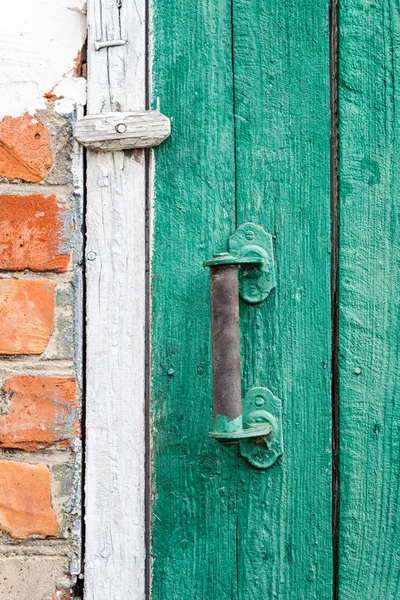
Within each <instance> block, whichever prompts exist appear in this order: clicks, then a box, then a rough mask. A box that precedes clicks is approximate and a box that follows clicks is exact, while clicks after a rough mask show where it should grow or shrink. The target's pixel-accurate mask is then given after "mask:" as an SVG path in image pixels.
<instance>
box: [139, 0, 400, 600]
mask: <svg viewBox="0 0 400 600" xmlns="http://www.w3.org/2000/svg"><path fill="white" fill-rule="evenodd" d="M337 19H338V20H339V24H340V36H339V48H337V42H336V35H335V31H336V25H335V24H336V20H337ZM399 36H400V14H399V7H398V6H397V5H396V6H395V3H394V2H393V1H392V0H380V2H372V0H371V1H368V2H365V0H342V2H341V6H340V9H338V8H337V7H336V6H333V7H330V6H329V3H328V2H327V1H326V0H303V1H302V2H299V1H298V0H284V1H282V0H229V1H227V0H211V1H210V0H176V1H175V2H171V1H170V0H168V1H167V0H153V39H152V44H153V54H154V56H153V73H152V80H153V97H154V105H155V103H156V99H157V98H159V99H160V102H161V109H162V111H163V113H164V114H167V115H168V116H170V117H171V119H172V135H171V137H170V138H169V139H168V140H167V141H166V142H165V143H164V144H163V145H162V146H161V147H160V148H158V149H156V150H155V167H156V169H155V182H154V198H155V200H154V215H153V227H152V230H153V242H152V243H153V249H152V274H151V277H152V280H151V296H152V303H151V333H152V342H151V371H150V374H151V398H150V400H151V403H150V407H151V410H150V421H151V448H152V450H151V455H150V459H151V461H150V462H151V489H150V501H151V506H150V511H149V526H150V534H151V540H150V541H151V561H150V563H149V565H150V567H151V597H152V599H153V600H181V599H182V598H190V599H191V600H203V599H206V600H261V599H265V600H267V599H268V600H270V599H273V598H277V599H280V600H311V599H313V598H315V599H318V600H328V599H333V600H337V598H340V599H341V600H364V599H367V598H368V600H381V599H382V600H389V599H391V598H393V599H394V598H398V597H400V589H399V586H400V575H399V562H400V561H399V560H398V558H399V557H398V554H399V552H400V550H399V549H400V543H399V541H400V540H399V527H400V513H399V512H398V510H397V499H398V495H399V485H398V484H399V469H400V448H399V436H400V408H399V406H400V404H399V402H400V401H399V399H398V394H397V397H396V392H397V391H398V375H397V370H398V359H399V343H398V340H399V335H398V334H399V325H398V317H399V299H398V290H399V274H400V265H399V261H398V256H399V255H398V250H399V235H398V234H399V214H400V212H399V210H398V198H397V196H396V192H397V186H398V184H397V173H396V168H395V164H396V159H397V143H396V135H395V134H396V127H397V117H396V109H397V106H398V104H399V100H398V91H397V85H396V84H397V71H396V68H397V58H398V52H399V47H400V46H399V41H400V40H399ZM396 44H397V46H396ZM337 50H338V52H339V62H338V63H337V62H336V58H335V56H336V54H335V53H336V51H337ZM337 67H338V69H339V72H338V75H337V76H335V71H336V68H337ZM397 70H398V69H397ZM337 94H339V104H338V107H337V103H336V96H337ZM337 111H338V112H337ZM336 124H338V128H339V139H340V145H339V169H337V160H336V148H337V131H336ZM244 222H254V223H257V224H259V225H261V226H262V227H263V228H264V229H265V230H266V231H268V232H269V233H271V234H272V235H273V238H274V252H275V261H276V271H277V287H276V289H275V290H274V291H273V292H272V293H271V295H270V297H269V298H268V300H267V301H266V302H264V303H262V304H260V305H253V306H250V305H247V304H246V303H244V302H241V305H240V326H241V362H242V390H243V393H245V391H246V390H248V389H249V388H252V387H254V386H265V387H268V388H269V389H271V390H272V391H273V393H274V394H276V395H277V396H278V397H279V398H281V400H282V403H283V437H284V446H285V450H284V454H283V456H282V457H281V458H280V459H279V460H278V462H277V463H276V464H275V465H274V466H273V467H271V468H270V469H268V470H259V469H255V468H253V467H252V466H251V465H249V464H248V462H246V461H245V460H244V458H242V457H241V456H240V454H239V451H238V446H237V445H234V446H223V445H221V444H219V443H218V442H216V441H215V440H211V439H209V438H208V432H209V431H210V430H211V429H212V424H213V397H212V378H211V368H212V356H211V334H210V301H209V273H208V271H207V270H206V269H204V268H203V266H202V264H203V261H204V260H206V259H209V258H210V257H211V256H212V255H213V254H215V253H216V252H222V251H225V250H227V244H228V240H229V236H230V235H231V234H232V233H233V232H234V231H235V229H236V228H237V227H238V226H239V225H240V224H242V223H244ZM339 225H340V226H339ZM332 432H333V434H334V435H333V440H332ZM149 581H150V575H149ZM149 586H150V584H149Z"/></svg>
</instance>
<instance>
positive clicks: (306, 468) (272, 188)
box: [233, 0, 332, 600]
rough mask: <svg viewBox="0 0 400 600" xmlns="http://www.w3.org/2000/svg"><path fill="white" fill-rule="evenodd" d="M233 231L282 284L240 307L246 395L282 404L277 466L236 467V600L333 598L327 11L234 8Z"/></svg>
mask: <svg viewBox="0 0 400 600" xmlns="http://www.w3.org/2000/svg"><path fill="white" fill-rule="evenodd" d="M233 23H234V44H233V46H234V73H235V113H236V148H237V154H236V168H237V205H238V222H239V224H240V223H241V222H245V221H255V222H256V223H259V224H260V225H262V226H263V227H264V228H265V229H266V230H267V231H269V232H271V233H274V234H275V236H276V241H275V244H276V266H277V279H278V284H277V288H276V290H275V291H274V292H273V293H272V294H271V296H270V298H269V299H268V301H267V302H266V304H264V305H262V306H260V307H258V308H257V307H247V306H244V305H242V313H241V326H242V333H243V345H242V358H243V365H244V378H243V387H244V389H248V388H249V387H252V386H254V385H263V386H267V387H269V388H270V389H271V390H272V391H273V392H274V393H275V394H276V395H278V396H279V397H280V398H281V399H282V401H283V407H284V443H285V454H284V456H283V459H282V460H281V462H280V464H279V465H275V466H274V467H273V468H271V469H270V470H268V471H266V472H257V471H255V470H253V469H251V468H249V466H248V465H247V464H246V463H245V462H244V461H242V462H241V465H240V487H239V498H238V505H239V518H238V519H239V520H238V531H239V547H238V553H239V571H238V585H239V598H240V600H256V599H257V600H259V599H261V598H265V599H266V598H268V599H272V598H279V599H280V600H283V599H284V600H289V599H293V600H310V599H311V598H318V599H319V600H323V599H326V600H327V599H328V598H329V599H331V597H332V546H331V390H330V386H331V374H330V364H331V324H330V232H331V225H330V189H329V188H330V186H329V172H330V171H329V169H330V150H329V144H330V110H329V6H328V3H327V2H326V1H325V0H304V1H303V2H298V0H285V1H284V2H283V1H282V0H234V1H233Z"/></svg>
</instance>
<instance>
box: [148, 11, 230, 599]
mask: <svg viewBox="0 0 400 600" xmlns="http://www.w3.org/2000/svg"><path fill="white" fill-rule="evenodd" d="M153 8H154V20H153V28H154V61H153V80H154V97H155V98H157V97H158V96H159V97H160V101H161V109H162V111H163V112H164V113H165V114H167V115H168V116H170V117H171V120H172V131H173V133H172V135H171V137H170V138H169V139H168V140H166V142H165V143H164V144H163V145H162V146H160V147H159V148H157V149H155V150H154V155H155V167H156V169H155V173H156V176H155V214H154V242H153V245H154V248H153V256H154V259H153V265H152V282H153V283H152V302H153V306H152V427H153V463H154V479H153V489H154V501H153V517H152V542H153V543H152V554H153V573H152V599H153V600H173V599H174V600H175V599H176V600H178V599H179V600H180V599H182V598H190V599H191V600H203V599H204V598H207V600H231V599H232V598H237V593H238V592H237V569H236V565H237V559H236V554H237V548H236V525H237V460H238V459H237V448H226V449H224V448H222V447H221V446H220V445H219V444H218V443H216V442H215V441H213V440H210V439H208V435H207V434H208V431H209V430H211V428H212V427H213V408H212V391H211V335H210V300H209V293H210V292H209V272H208V269H204V268H203V266H202V264H203V261H204V260H205V259H208V258H211V256H213V254H214V253H215V252H216V251H223V250H225V249H226V247H227V243H228V239H229V236H230V234H231V233H232V232H233V230H234V228H235V187H234V177H235V173H234V129H233V90H232V55H231V47H232V40H231V24H230V9H229V4H228V3H226V2H225V1H224V0H216V1H215V2H212V3H210V2H200V3H199V2H198V0H177V1H176V2H174V3H171V2H170V1H167V0H154V2H153Z"/></svg>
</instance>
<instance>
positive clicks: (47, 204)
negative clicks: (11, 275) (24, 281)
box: [0, 194, 70, 271]
mask: <svg viewBox="0 0 400 600" xmlns="http://www.w3.org/2000/svg"><path fill="white" fill-rule="evenodd" d="M0 214H1V222H0V269H3V270H10V271H21V270H24V269H31V270H32V271H66V270H67V267H68V263H69V260H70V255H69V253H68V252H66V251H65V245H66V240H65V229H66V227H67V225H66V222H65V221H66V218H67V216H68V212H67V211H66V210H65V208H64V209H62V208H61V207H60V205H59V204H58V202H57V198H56V197H55V196H54V195H51V196H48V197H44V196H43V195H42V194H31V195H29V196H17V195H0Z"/></svg>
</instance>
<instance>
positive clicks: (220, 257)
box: [203, 252, 263, 267]
mask: <svg viewBox="0 0 400 600" xmlns="http://www.w3.org/2000/svg"><path fill="white" fill-rule="evenodd" d="M262 263H263V258H262V257H261V256H256V255H254V256H244V257H242V258H239V257H237V256H233V255H232V254H229V252H221V253H220V254H216V255H215V256H213V258H211V259H210V260H206V261H205V262H204V263H203V267H218V266H219V265H238V266H239V265H261V264H262Z"/></svg>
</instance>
